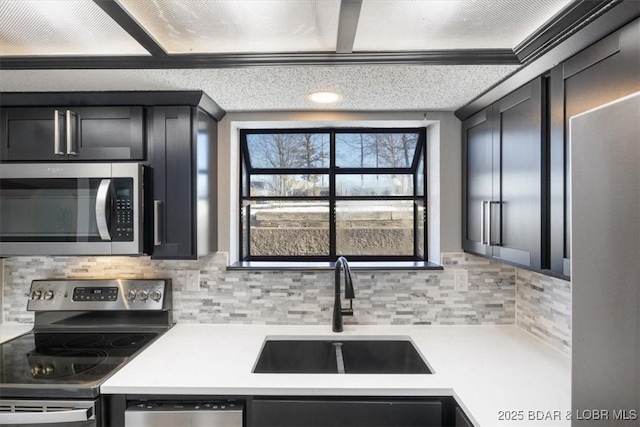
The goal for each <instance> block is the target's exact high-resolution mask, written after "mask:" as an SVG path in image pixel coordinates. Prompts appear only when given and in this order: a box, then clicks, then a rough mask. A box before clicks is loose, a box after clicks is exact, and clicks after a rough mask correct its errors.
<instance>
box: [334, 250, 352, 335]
mask: <svg viewBox="0 0 640 427" xmlns="http://www.w3.org/2000/svg"><path fill="white" fill-rule="evenodd" d="M343 269H344V297H345V298H347V299H348V300H349V308H347V309H343V308H342V304H341V302H340V301H341V300H340V272H341V270H343ZM355 297H356V296H355V293H354V292H353V280H351V270H350V269H349V263H348V262H347V259H346V258H345V257H342V256H341V257H340V258H338V260H337V261H336V265H335V300H334V303H333V325H332V329H333V332H342V316H353V299H354V298H355Z"/></svg>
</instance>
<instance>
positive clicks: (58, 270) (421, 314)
mask: <svg viewBox="0 0 640 427" xmlns="http://www.w3.org/2000/svg"><path fill="white" fill-rule="evenodd" d="M442 263H443V265H444V267H445V270H444V271H424V270H422V271H420V270H407V271H369V272H367V271H354V272H353V279H354V284H355V286H354V287H355V292H356V299H355V300H354V301H353V306H354V311H355V315H354V316H353V317H345V319H344V320H345V323H346V324H385V325H401V324H402V325H407V324H413V325H420V324H425V325H429V324H434V325H467V324H514V323H516V311H518V313H519V315H521V316H526V317H525V318H526V319H527V320H526V321H523V322H520V321H518V324H519V325H520V326H521V327H523V328H524V329H526V330H528V331H530V332H531V333H533V334H535V335H537V336H539V337H541V338H542V339H545V341H547V342H550V343H552V344H553V345H556V346H558V345H559V343H563V342H564V341H563V339H564V338H566V337H564V336H563V335H557V334H556V333H557V332H558V331H562V330H563V329H562V327H556V326H554V325H553V321H552V322H547V318H546V317H545V316H546V315H545V313H546V311H545V310H546V309H541V308H540V307H536V306H535V304H536V301H535V300H534V299H533V298H534V297H533V296H529V294H525V293H523V292H522V290H523V288H522V286H519V287H518V291H516V277H520V276H522V277H523V278H524V277H526V275H523V274H521V273H520V272H521V270H516V269H515V268H514V267H511V266H507V265H503V264H500V263H495V262H492V261H489V260H487V259H485V258H480V257H475V256H473V255H469V254H466V253H448V254H443V256H442ZM226 265H227V254H226V253H216V254H212V255H209V256H207V257H203V258H201V259H199V260H197V261H158V260H151V259H150V258H148V257H16V258H8V259H5V260H4V292H3V293H4V298H3V299H2V304H3V312H2V315H3V321H4V322H18V323H28V322H32V321H33V314H32V313H30V312H27V311H26V310H25V307H26V299H27V296H28V291H29V287H30V284H31V281H32V280H34V279H45V278H63V277H69V278H71V277H72V278H116V277H117V278H156V277H157V278H171V279H172V280H173V304H174V320H175V321H176V322H178V323H250V324H314V325H315V324H327V325H329V324H331V313H332V309H333V271H331V270H324V271H255V270H227V269H226ZM188 270H192V271H193V270H195V271H198V272H199V275H200V281H199V284H198V286H197V287H196V288H189V289H187V286H186V281H185V274H184V273H185V271H188ZM455 270H467V272H468V277H469V287H468V290H466V291H458V290H456V289H455V288H454V279H453V272H454V271H455ZM516 272H517V273H516ZM537 276H538V275H536V276H531V277H529V278H528V279H527V280H528V281H526V282H525V283H529V284H530V285H529V287H528V288H527V287H526V286H525V288H524V290H527V289H531V290H534V291H535V287H538V288H541V287H542V286H541V285H539V284H537V283H539V280H541V279H539V278H537ZM540 277H544V276H540ZM554 285H556V284H555V282H552V283H551V287H553V286H554ZM536 292H539V291H536ZM516 295H518V297H517V296H516ZM547 295H549V296H551V298H553V297H555V296H556V293H554V292H551V291H549V292H547V293H546V294H545V298H538V301H539V302H540V303H541V304H547V302H548V301H547V300H548V298H546V297H547ZM517 301H519V304H520V305H519V306H518V309H517V310H516V303H517ZM527 301H528V303H526V304H525V302H527ZM549 303H550V304H552V305H553V304H556V302H555V300H553V301H549ZM569 309H570V307H569ZM529 312H530V313H531V314H527V313H529ZM569 313H570V311H569ZM569 317H570V316H569ZM553 319H557V318H556V317H554V318H553ZM560 320H562V321H564V318H561V319H560ZM539 324H540V325H541V326H538V325H539ZM569 336H570V335H569ZM563 337H564V338H563ZM565 341H566V340H565ZM562 345H563V346H564V344H562ZM565 351H566V349H565Z"/></svg>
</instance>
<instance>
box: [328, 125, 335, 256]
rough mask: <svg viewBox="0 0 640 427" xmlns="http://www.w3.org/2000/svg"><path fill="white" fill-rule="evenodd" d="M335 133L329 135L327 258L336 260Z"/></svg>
mask: <svg viewBox="0 0 640 427" xmlns="http://www.w3.org/2000/svg"><path fill="white" fill-rule="evenodd" d="M336 241H337V239H336V132H335V130H332V131H331V133H330V134H329V258H330V259H331V260H335V259H337V250H336Z"/></svg>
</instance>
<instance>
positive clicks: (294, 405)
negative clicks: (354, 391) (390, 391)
mask: <svg viewBox="0 0 640 427" xmlns="http://www.w3.org/2000/svg"><path fill="white" fill-rule="evenodd" d="M249 417H250V420H249V426H250V427H332V426H335V427H365V426H366V427H440V426H441V425H442V403H441V402H440V401H437V400H431V401H397V400H379V401H368V400H342V401H341V400H258V399H256V400H254V401H253V403H252V405H251V412H250V416H249Z"/></svg>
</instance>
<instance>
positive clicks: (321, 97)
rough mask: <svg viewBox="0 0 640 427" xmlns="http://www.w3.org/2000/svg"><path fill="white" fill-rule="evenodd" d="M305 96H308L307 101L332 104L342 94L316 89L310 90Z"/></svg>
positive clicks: (339, 98) (338, 99)
mask: <svg viewBox="0 0 640 427" xmlns="http://www.w3.org/2000/svg"><path fill="white" fill-rule="evenodd" d="M307 98H309V101H312V102H317V103H318V104H333V103H336V102H338V101H340V100H341V99H342V95H340V94H339V93H337V92H331V91H318V92H311V93H310V94H309V96H308V97H307Z"/></svg>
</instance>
